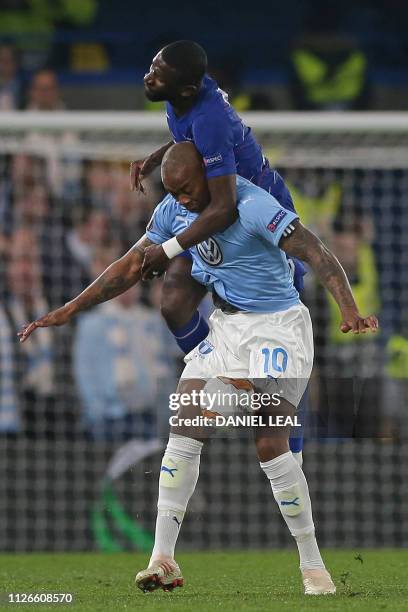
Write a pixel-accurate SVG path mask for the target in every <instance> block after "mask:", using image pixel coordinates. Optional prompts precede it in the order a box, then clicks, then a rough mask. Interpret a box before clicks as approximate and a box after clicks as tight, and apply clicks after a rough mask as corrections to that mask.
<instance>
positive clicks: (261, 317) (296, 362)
mask: <svg viewBox="0 0 408 612" xmlns="http://www.w3.org/2000/svg"><path fill="white" fill-rule="evenodd" d="M209 325H210V332H209V334H208V336H207V338H206V339H205V340H203V341H202V342H201V343H200V344H199V345H198V346H197V347H196V348H195V349H193V350H192V351H191V352H190V353H188V354H187V355H186V356H185V358H184V361H185V363H186V367H185V368H184V370H183V373H182V375H181V379H188V378H198V379H202V380H210V379H212V378H215V377H217V376H226V377H228V378H248V379H261V378H263V379H268V380H269V383H268V385H267V387H264V388H263V389H262V390H265V392H267V389H268V392H269V389H270V390H271V392H272V391H273V390H274V392H276V391H277V385H278V386H279V390H278V392H282V393H281V394H282V395H283V397H285V398H286V399H287V400H288V401H289V402H290V403H291V404H293V405H294V406H297V405H298V404H299V402H300V400H301V398H302V395H303V393H304V391H305V389H306V385H307V382H308V379H309V377H310V374H311V371H312V366H313V353H314V350H313V329H312V321H311V319H310V314H309V310H308V309H307V308H306V306H304V304H302V303H299V304H296V306H292V307H291V308H289V309H288V310H283V311H280V312H273V313H264V314H261V313H255V312H238V313H235V314H225V313H223V312H222V311H221V310H220V309H216V310H215V311H214V312H213V314H212V315H211V317H210V319H209ZM265 383H266V381H265ZM257 386H259V381H258V384H257Z"/></svg>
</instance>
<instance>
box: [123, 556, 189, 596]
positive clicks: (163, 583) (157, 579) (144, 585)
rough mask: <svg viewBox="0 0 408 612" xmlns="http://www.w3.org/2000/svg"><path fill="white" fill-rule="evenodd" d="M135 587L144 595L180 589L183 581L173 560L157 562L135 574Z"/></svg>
mask: <svg viewBox="0 0 408 612" xmlns="http://www.w3.org/2000/svg"><path fill="white" fill-rule="evenodd" d="M135 583H136V586H138V587H139V589H141V590H142V591H143V592H144V593H149V592H150V591H155V590H156V589H163V591H172V590H173V589H174V588H175V587H182V586H183V584H184V579H183V576H182V574H181V570H180V568H179V566H178V565H177V563H176V562H175V561H174V560H170V559H166V560H157V561H153V563H152V564H151V565H149V567H148V568H147V569H145V570H142V571H140V572H139V573H138V574H136V578H135Z"/></svg>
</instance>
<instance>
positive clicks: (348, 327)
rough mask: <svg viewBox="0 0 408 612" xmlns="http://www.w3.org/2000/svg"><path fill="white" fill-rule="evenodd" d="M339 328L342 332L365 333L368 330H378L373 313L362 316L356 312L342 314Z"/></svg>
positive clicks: (376, 320)
mask: <svg viewBox="0 0 408 612" xmlns="http://www.w3.org/2000/svg"><path fill="white" fill-rule="evenodd" d="M340 330H341V331H342V332H343V334H347V332H349V331H351V332H353V334H365V333H366V332H367V331H368V330H371V331H372V332H373V333H375V332H376V331H377V330H378V319H377V317H376V316H375V315H369V316H368V317H362V316H361V315H360V314H359V313H358V312H353V313H347V314H344V315H343V320H342V322H341V323H340Z"/></svg>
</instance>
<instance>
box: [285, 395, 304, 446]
mask: <svg viewBox="0 0 408 612" xmlns="http://www.w3.org/2000/svg"><path fill="white" fill-rule="evenodd" d="M308 401H309V393H308V389H306V391H305V392H304V394H303V397H302V399H301V400H300V404H299V407H298V409H297V411H296V416H297V420H298V423H301V424H302V427H293V428H292V435H291V436H290V437H289V448H290V450H291V451H292V453H300V451H301V450H302V449H303V432H304V429H305V418H306V410H307V404H308Z"/></svg>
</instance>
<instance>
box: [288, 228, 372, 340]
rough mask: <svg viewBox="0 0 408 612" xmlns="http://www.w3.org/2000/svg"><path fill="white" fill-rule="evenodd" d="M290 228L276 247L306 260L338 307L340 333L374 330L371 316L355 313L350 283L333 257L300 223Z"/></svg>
mask: <svg viewBox="0 0 408 612" xmlns="http://www.w3.org/2000/svg"><path fill="white" fill-rule="evenodd" d="M293 225H294V226H295V230H294V231H293V232H292V233H291V234H290V235H289V236H287V237H282V238H281V240H280V242H279V247H280V248H281V249H282V250H283V251H285V253H287V254H288V255H290V256H291V257H297V258H299V259H301V260H303V261H306V262H307V263H308V264H309V265H310V267H311V268H312V269H313V271H314V272H315V273H316V274H317V276H318V278H319V279H320V281H321V282H322V284H323V285H324V287H326V289H327V290H328V291H330V293H331V294H332V296H333V297H334V299H335V300H336V302H337V304H338V306H339V308H340V312H341V316H342V322H341V324H340V329H341V331H342V332H343V333H347V332H349V331H352V332H353V333H354V334H359V333H365V332H366V331H367V330H368V329H371V331H372V332H375V331H377V329H378V320H377V318H376V317H375V316H374V315H370V316H368V317H363V316H361V315H360V314H359V312H358V308H357V304H356V302H355V300H354V297H353V293H352V291H351V287H350V283H349V282H348V279H347V276H346V273H345V272H344V270H343V268H342V266H341V264H340V262H339V260H338V259H337V257H336V256H335V255H333V253H332V252H331V251H330V250H329V249H328V248H327V247H326V246H325V245H324V244H323V242H322V241H321V240H320V239H319V238H318V237H317V236H315V234H313V233H312V232H311V231H309V230H308V229H306V228H305V227H304V226H303V225H302V224H301V223H300V221H294V222H293Z"/></svg>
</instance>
